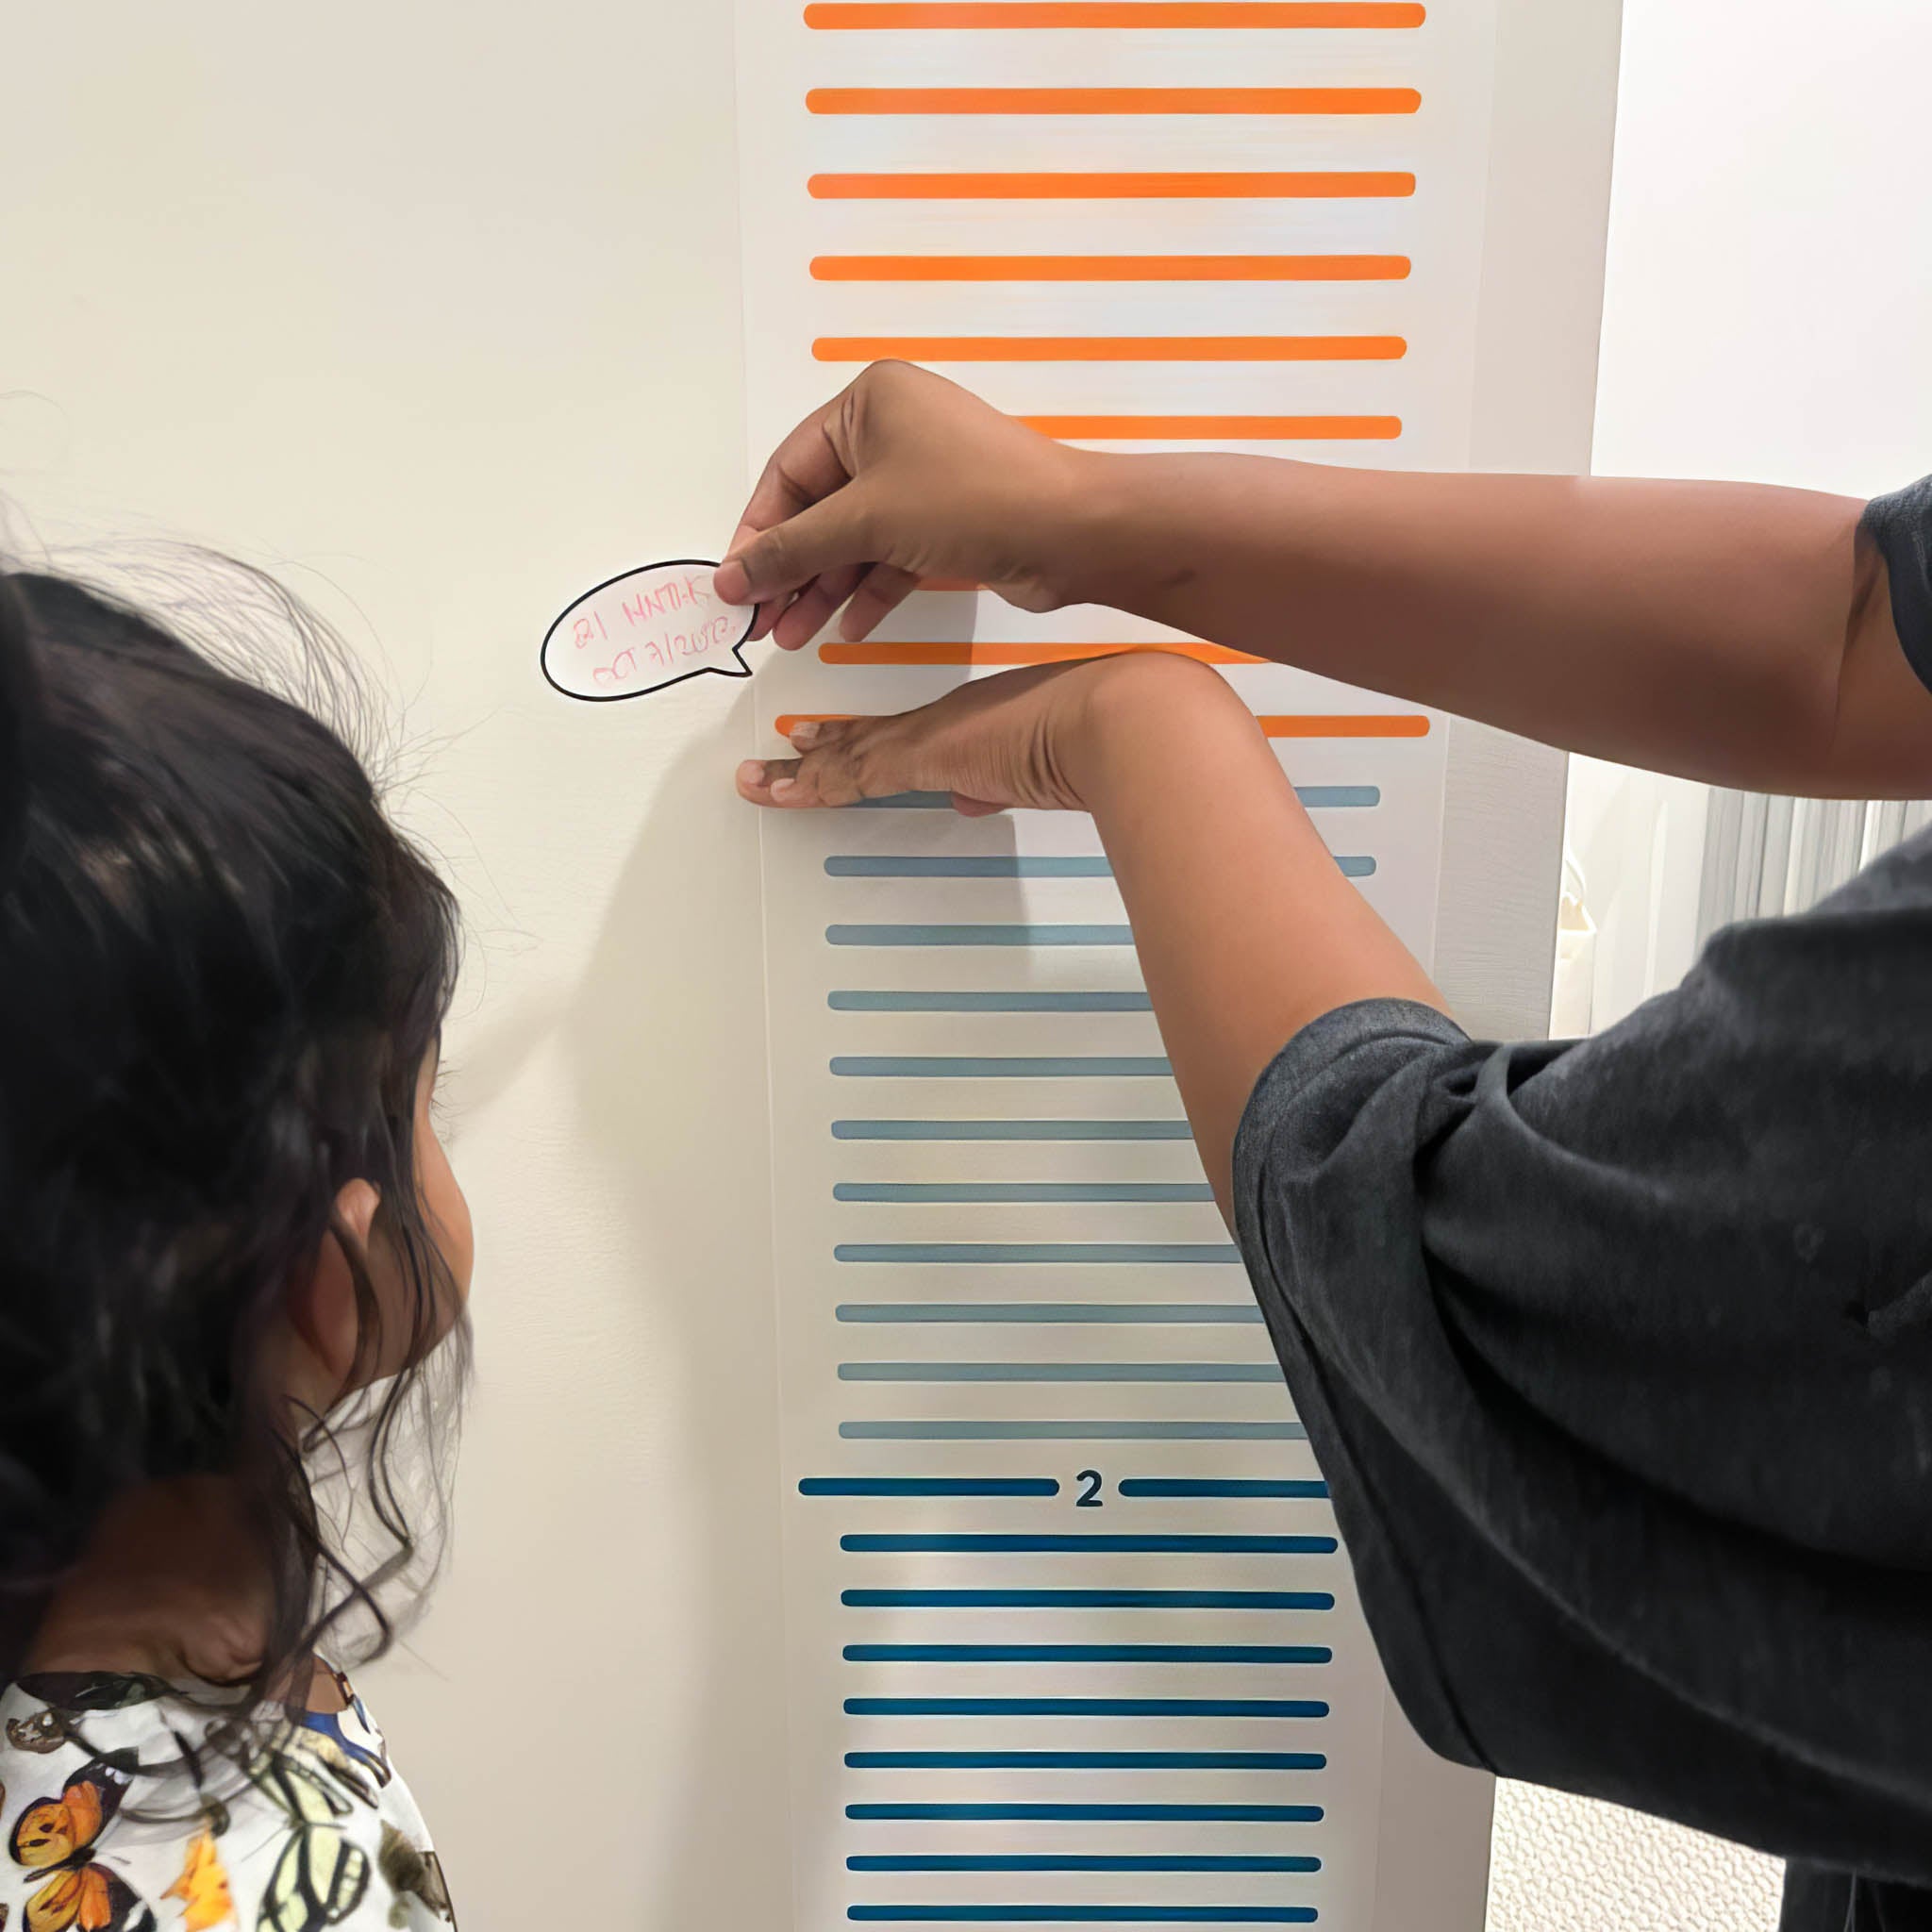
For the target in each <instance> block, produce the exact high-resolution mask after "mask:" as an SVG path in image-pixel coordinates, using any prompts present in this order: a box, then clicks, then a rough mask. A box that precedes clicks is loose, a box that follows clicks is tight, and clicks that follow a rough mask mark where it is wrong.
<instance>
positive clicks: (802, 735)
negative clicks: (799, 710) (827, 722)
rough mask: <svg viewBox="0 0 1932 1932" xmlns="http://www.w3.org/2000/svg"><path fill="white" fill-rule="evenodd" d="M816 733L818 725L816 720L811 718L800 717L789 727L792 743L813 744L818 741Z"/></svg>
mask: <svg viewBox="0 0 1932 1932" xmlns="http://www.w3.org/2000/svg"><path fill="white" fill-rule="evenodd" d="M818 735H819V727H818V724H817V721H816V720H814V719H811V718H805V719H801V720H800V722H799V723H798V724H794V725H793V726H792V727H791V741H792V743H793V744H814V743H816V742H817V741H818Z"/></svg>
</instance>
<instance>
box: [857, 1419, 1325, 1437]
mask: <svg viewBox="0 0 1932 1932" xmlns="http://www.w3.org/2000/svg"><path fill="white" fill-rule="evenodd" d="M839 1434H840V1436H841V1438H842V1439H843V1440H844V1441H848V1442H1306V1441H1307V1439H1308V1432H1307V1429H1305V1428H1304V1427H1303V1426H1302V1425H1301V1424H1300V1423H1218V1422H1217V1423H1207V1422H1200V1423H1196V1422H1187V1423H1169V1422H1140V1421H1134V1422H1105V1423H1091V1422H1089V1423H1058V1422H1053V1423H1047V1422H1012V1423H1009V1422H980V1421H972V1422H967V1421H960V1420H958V1419H952V1420H947V1421H944V1422H924V1421H916V1422H915V1421H908V1422H879V1423H875V1422H850V1423H841V1424H839Z"/></svg>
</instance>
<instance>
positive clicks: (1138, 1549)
mask: <svg viewBox="0 0 1932 1932" xmlns="http://www.w3.org/2000/svg"><path fill="white" fill-rule="evenodd" d="M839 1547H840V1548H841V1550H844V1551H847V1552H848V1553H850V1554H852V1555H854V1556H867V1555H880V1554H883V1555H905V1556H913V1555H921V1554H929V1555H935V1556H939V1555H945V1554H949V1553H950V1554H955V1555H961V1556H963V1555H968V1554H978V1555H987V1556H1011V1555H1016V1554H1017V1555H1024V1556H1049V1555H1052V1556H1140V1557H1161V1556H1164V1557H1324V1556H1330V1555H1332V1554H1333V1553H1334V1550H1335V1548H1336V1542H1335V1539H1334V1538H1333V1537H1332V1536H1192V1535H1187V1536H1166V1535H1161V1536H1125V1535H1123V1536H1110V1535H1099V1534H1096V1535H1091V1536H1082V1535H1078V1534H1069V1535H1060V1534H1058V1533H1054V1534H1040V1533H1035V1532H1027V1533H1025V1534H1024V1535H1013V1534H1010V1533H1008V1532H1005V1531H999V1532H991V1533H989V1532H985V1531H980V1530H973V1531H939V1532H935V1531H930V1530H894V1531H892V1532H891V1533H890V1534H888V1535H883V1536H879V1535H870V1534H868V1535H852V1536H841V1538H840V1539H839Z"/></svg>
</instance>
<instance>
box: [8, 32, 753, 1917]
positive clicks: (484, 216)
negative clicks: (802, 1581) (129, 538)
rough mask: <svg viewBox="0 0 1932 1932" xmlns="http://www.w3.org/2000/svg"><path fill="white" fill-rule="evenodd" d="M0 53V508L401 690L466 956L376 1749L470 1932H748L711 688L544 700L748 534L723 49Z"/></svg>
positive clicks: (735, 1142) (747, 938) (733, 1179)
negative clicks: (461, 1300) (601, 603)
mask: <svg viewBox="0 0 1932 1932" xmlns="http://www.w3.org/2000/svg"><path fill="white" fill-rule="evenodd" d="M458 24H459V25H458ZM5 40H6V45H5V52H4V54H0V184H4V186H0V494H4V495H5V496H8V497H10V498H11V499H12V500H13V502H14V504H15V505H16V507H17V508H19V509H20V510H21V511H23V512H24V513H25V516H26V518H28V519H30V520H31V521H32V523H33V524H34V525H37V526H39V528H40V529H41V530H42V532H43V533H45V534H47V535H50V536H52V535H58V534H61V533H63V531H65V530H67V529H69V528H80V529H92V530H96V531H98V530H102V529H108V530H115V531H121V532H127V531H136V532H141V531H146V532H150V533H165V534H171V535H188V536H192V537H197V538H200V539H203V540H205V541H212V542H215V543H219V544H222V545H225V546H226V547H228V548H231V549H234V550H237V551H240V552H241V553H242V554H244V555H245V556H247V557H249V558H253V559H255V560H257V561H259V562H263V563H267V564H269V565H271V566H272V567H275V568H277V569H278V570H279V571H280V572H281V573H282V574H283V575H286V576H288V578H289V579H290V580H291V583H293V584H294V585H295V586H296V587H297V588H298V589H299V590H301V591H304V592H305V593H306V594H308V595H309V596H311V597H313V598H314V599H315V600H316V601H317V602H318V603H319V604H320V605H321V606H322V607H323V608H325V610H326V611H327V612H329V613H330V614H331V615H333V616H335V617H336V618H338V619H339V620H341V622H342V623H343V624H344V625H346V626H347V627H348V629H349V630H350V632H351V635H352V636H353V638H354V639H355V641H357V642H358V644H360V645H362V646H364V647H365V648H367V649H368V651H369V653H370V655H371V658H372V661H380V660H381V659H382V658H387V659H388V661H389V662H391V664H392V665H393V666H394V667H395V668H394V674H393V683H394V685H395V687H396V689H397V691H399V692H400V693H401V694H402V695H403V696H405V697H407V698H409V699H410V700H411V702H410V704H409V708H408V726H409V729H410V731H411V734H412V736H414V737H416V738H417V739H418V740H419V741H420V742H419V752H420V754H421V756H419V757H418V758H415V759H414V760H413V762H415V763H417V764H419V765H421V766H423V767H425V771H426V774H427V775H426V780H425V784H424V786H423V788H422V795H421V796H420V797H419V799H418V801H417V804H416V808H415V810H414V813H413V816H414V817H415V819H416V821H417V823H419V824H421V825H422V826H423V828H424V829H425V832H426V833H427V835H428V836H429V837H430V838H431V839H432V840H433V841H434V842H435V843H436V844H437V845H438V846H439V848H440V849H441V851H442V852H443V854H444V855H445V856H446V858H447V861H448V863H449V866H450V868H451V870H452V871H453V873H454V874H455V875H456V877H457V879H458V883H459V885H460V886H461V888H462V890H463V892H464V895H465V900H466V905H467V908H468V910H469V913H470V916H471V920H472V941H473V950H472V956H471V971H470V975H469V979H468V983H467V984H466V986H465V988H464V991H463V994H462V998H461V1001H460V1008H459V1011H458V1016H457V1022H456V1024H455V1025H454V1027H453V1029H452V1033H451V1038H450V1048H451V1054H452V1058H453V1060H454V1065H455V1076H454V1080H453V1088H454V1099H455V1102H456V1113H457V1121H458V1125H457V1135H456V1147H455V1152H456V1158H457V1163H458V1169H459V1171H460V1173H461V1174H462V1176H463V1178H464V1180H465V1181H466V1183H467V1185H468V1187H469V1189H470V1191H471V1194H472V1197H473V1199H474V1202H475V1209H476V1219H477V1222H478V1224H479V1238H480V1243H481V1259H480V1264H479V1267H478V1272H477V1277H476V1285H475V1315H476V1331H477V1342H478V1348H477V1358H478V1368H479V1386H478V1392H477V1399H476V1402H475V1407H474V1410H473V1415H472V1424H471V1427H470V1431H469V1436H468V1441H467V1443H466V1446H465V1454H464V1472H463V1483H462V1494H463V1502H464V1512H463V1513H464V1516H465V1518H466V1522H465V1524H463V1525H462V1527H463V1529H464V1531H465V1533H462V1534H459V1536H458V1556H457V1562H456V1568H455V1573H454V1574H453V1575H452V1576H451V1578H450V1580H449V1583H448V1585H447V1587H446V1588H445V1590H444V1591H443V1593H442V1595H441V1599H440V1600H439V1602H438V1605H437V1608H436V1613H435V1616H434V1619H433V1622H432V1624H430V1626H429V1627H428V1629H427V1630H426V1631H425V1642H424V1657H425V1661H423V1662H422V1663H420V1664H415V1663H411V1662H410V1661H409V1660H408V1659H403V1660H400V1661H399V1662H398V1663H397V1664H396V1665H395V1666H393V1667H390V1668H386V1669H384V1670H383V1671H381V1672H379V1673H378V1674H377V1677H378V1680H379V1681H378V1683H377V1685H376V1691H377V1696H376V1700H375V1701H376V1708H377V1710H378V1713H379V1714H380V1715H381V1716H383V1718H384V1719H385V1721H386V1722H387V1724H388V1726H389V1728H390V1730H391V1734H392V1736H393V1737H394V1739H395V1740H396V1741H397V1744H398V1750H399V1757H400V1760H401V1763H402V1766H403V1769H404V1771H405V1773H406V1774H408V1775H409V1776H410V1777H411V1778H412V1780H413V1782H414V1783H415V1784H416V1785H417V1786H418V1787H419V1790H420V1795H421V1797H422V1799H423V1801H424V1805H425V1810H426V1812H427V1814H428V1816H429V1818H430V1819H431V1820H432V1822H433V1823H434V1825H435V1828H436V1831H437V1834H438V1837H439V1840H441V1847H442V1850H443V1852H444V1855H445V1857H446V1860H447V1864H448V1869H449V1872H450V1874H451V1882H452V1885H453V1887H454V1888H455V1889H456V1891H457V1900H458V1906H459V1907H460V1909H461V1912H462V1919H463V1924H464V1925H465V1926H466V1927H468V1928H471V1932H503V1928H508V1927H511V1926H519V1927H547V1926H556V1925H560V1924H564V1923H566V1922H571V1923H575V1922H577V1921H582V1922H583V1923H585V1924H591V1923H595V1924H598V1925H608V1926H612V1927H622V1928H629V1927H635V1926H640V1925H643V1924H652V1925H658V1926H663V1927H666V1928H670V1927H692V1926H735V1927H736V1926H741V1927H758V1926H773V1925H777V1924H782V1923H784V1922H785V1920H786V1917H787V1914H788V1912H789V1906H790V1884H789V1877H788V1875H787V1872H786V1865H785V1847H784V1843H783V1833H782V1830H780V1829H776V1828H774V1821H777V1820H780V1819H782V1816H783V1806H784V1796H783V1790H782V1784H781V1779H780V1766H781V1761H782V1754H781V1752H780V1750H779V1749H778V1740H777V1726H778V1723H779V1718H778V1715H777V1713H778V1712H779V1710H780V1708H781V1706H780V1700H779V1695H778V1685H777V1659H776V1655H775V1646H774V1645H773V1644H772V1643H771V1642H770V1641H769V1639H768V1635H767V1633H768V1631H769V1628H770V1626H771V1622H772V1618H773V1615H774V1604H775V1599H776V1593H777V1578H776V1574H775V1562H776V1549H777V1538H776V1528H775V1508H774V1503H775V1497H774V1483H773V1479H772V1471H773V1468H774V1459H775V1455H776V1447H775V1442H774V1440H773V1430H772V1412H773V1404H772V1400H771V1390H772V1386H773V1379H774V1372H773V1364H772V1361H771V1358H770V1357H771V1337H772V1321H771V1310H770V1302H769V1294H770V1289H769V1281H770V1251H769V1229H768V1223H767V1216H766V1207H765V1203H766V1192H767V1191H766V1187H765V1181H764V1166H765V1162H766V1129H765V1124H764V1121H765V1109H764V1097H763V1080H764V1042H763V1031H762V1026H763V1017H762V1016H763V1005H762V970H761V963H760V958H759V950H758V949H759V944H760V939H759V932H758V923H757V903H758V901H757V877H756V852H757V847H756V834H755V829H754V825H753V814H752V813H751V812H750V811H749V810H748V809H745V808H741V807H740V806H739V805H738V803H737V801H736V800H735V799H734V798H733V797H732V795H731V791H730V785H729V781H728V772H729V768H730V765H731V763H732V761H733V760H734V758H736V757H737V756H739V755H740V752H741V747H743V746H744V745H745V744H746V743H747V742H748V738H749V726H748V723H747V722H746V713H745V711H744V709H743V704H744V700H743V697H742V687H732V686H730V685H728V684H726V683H725V682H724V681H723V680H720V679H713V678H705V679H700V680H698V681H696V682H695V683H693V684H691V685H687V686H684V687H682V688H680V689H679V690H676V691H670V692H667V693H666V694H665V695H663V696H662V697H660V698H657V699H654V700H652V702H651V706H650V708H649V709H648V713H646V712H644V711H643V710H641V708H638V707H625V706H618V707H608V708H594V709H593V708H588V707H573V706H569V705H565V704H563V703H562V702H560V701H559V700H558V698H557V697H556V696H555V695H554V694H553V693H552V692H550V691H548V690H547V689H546V688H545V687H544V686H543V684H542V683H541V680H540V679H539V677H538V676H537V675H536V668H535V659H536V650H537V645H538V641H539V640H540V639H541V635H542V631H543V628H544V626H545V625H546V624H547V623H548V622H549V620H550V619H551V618H552V617H553V616H555V615H556V613H557V612H558V610H560V609H561V608H563V606H564V605H565V604H566V603H567V602H568V601H569V600H570V599H571V598H572V597H573V596H575V594H576V593H577V592H578V591H581V590H584V589H586V588H588V587H589V586H590V585H591V584H592V583H595V582H596V581H598V580H599V579H600V578H602V577H604V576H606V575H609V574H610V573H611V572H613V571H615V570H617V569H619V568H621V567H623V566H625V565H626V564H629V563H633V562H638V561H641V560H643V559H645V558H648V557H650V556H653V555H662V554H667V553H668V554H671V555H679V554H683V555H693V554H695V555H702V554H705V549H704V546H706V545H714V544H717V543H720V542H722V541H724V537H725V536H726V534H727V533H728V531H729V529H730V526H731V519H732V517H733V515H734V513H735V511H736V509H737V508H738V505H739V502H740V500H741V491H742V488H743V473H744V457H743V435H742V424H741V413H740V410H741V404H740V371H739V306H740V305H739V293H738V289H739V281H738V277H739V267H738V243H737V236H736V231H735V218H736V207H737V184H736V175H735V148H734V143H733V139H732V128H733V124H732V111H733V104H732V70H731V24H730V13H729V8H726V7H724V6H722V5H716V4H712V5H695V6H693V5H686V4H678V0H627V4H624V5H619V4H616V0H608V4H606V0H571V4H567V5H558V6H554V7H549V8H532V7H526V6H511V5H507V4H501V0H496V4H482V5H475V6H471V7H468V8H461V9H458V8H449V7H441V6H439V7H435V8H415V7H409V6H396V5H392V4H391V5H377V4H373V0H342V4H340V5H337V6H334V7H331V8H328V9H326V10H325V11H323V12H317V13H313V14H309V15H296V14H290V13H288V12H287V11H286V10H285V9H281V8H262V7H260V6H258V5H254V4H244V0H194V4H191V5H188V6H184V7H170V8H161V9H157V8H151V7H148V6H145V5H139V4H133V0H121V4H112V5H103V6H96V7H86V8H79V7H71V8H70V7H42V8H26V9H13V10H12V11H11V12H10V14H9V18H8V24H7V28H6V36H5ZM432 799H433V804H432V802H431V801H432ZM586 959H591V960H593V961H594V962H595V963H594V965H593V966H592V967H591V969H590V971H589V973H588V974H586V973H585V972H584V968H583V965H582V962H583V961H585V960H586ZM712 1094H723V1095H724V1096H726V1099H725V1100H724V1104H722V1105H719V1104H709V1105H707V1104H705V1096H707V1095H712ZM733 1096H741V1098H733Z"/></svg>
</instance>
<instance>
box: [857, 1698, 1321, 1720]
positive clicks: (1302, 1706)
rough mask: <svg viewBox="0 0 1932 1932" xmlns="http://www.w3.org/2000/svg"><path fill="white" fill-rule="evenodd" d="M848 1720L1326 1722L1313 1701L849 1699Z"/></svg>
mask: <svg viewBox="0 0 1932 1932" xmlns="http://www.w3.org/2000/svg"><path fill="white" fill-rule="evenodd" d="M845 1715H846V1716H847V1717H1240V1718H1276V1717H1279V1718H1302V1717H1305V1718H1314V1717H1326V1716H1327V1715H1328V1707H1327V1706H1326V1705H1325V1704H1324V1703H1322V1702H1321V1700H1320V1699H1318V1698H1307V1697H848V1698H846V1700H845Z"/></svg>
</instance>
